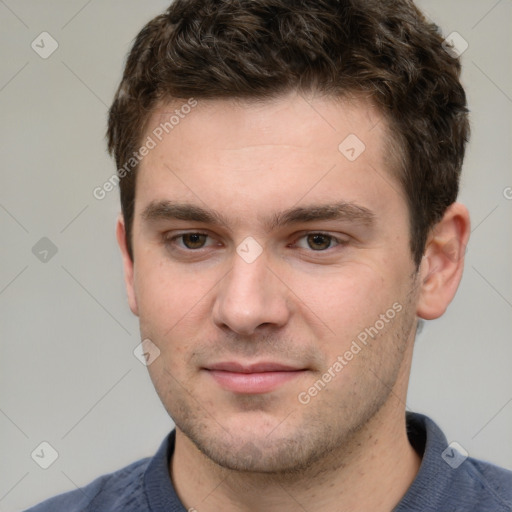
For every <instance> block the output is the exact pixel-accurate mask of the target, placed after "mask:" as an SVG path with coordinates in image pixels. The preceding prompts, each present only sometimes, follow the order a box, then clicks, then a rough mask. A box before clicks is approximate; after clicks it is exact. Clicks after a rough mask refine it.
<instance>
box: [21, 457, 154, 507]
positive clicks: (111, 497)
mask: <svg viewBox="0 0 512 512" xmlns="http://www.w3.org/2000/svg"><path fill="white" fill-rule="evenodd" d="M150 461H151V459H150V458H146V459H141V460H139V461H137V462H134V463H132V464H130V465H129V466H126V467H124V468H122V469H119V470H118V471H115V472H113V473H110V474H107V475H103V476H100V477H99V478H97V479H96V480H94V481H93V482H91V483H90V484H89V485H86V486H85V487H82V488H80V489H77V490H74V491H70V492H66V493H64V494H60V495H59V496H55V497H53V498H50V499H49V500H46V501H44V502H42V503H40V504H39V505H36V506H35V507H32V508H30V509H28V510H27V511H26V512H61V511H62V512H92V511H99V510H101V511H102V512H108V511H114V510H123V511H126V512H128V511H132V510H133V511H137V512H141V511H143V510H144V509H145V508H147V499H146V497H145V493H144V481H143V480H144V472H145V471H146V469H147V466H148V464H149V462H150Z"/></svg>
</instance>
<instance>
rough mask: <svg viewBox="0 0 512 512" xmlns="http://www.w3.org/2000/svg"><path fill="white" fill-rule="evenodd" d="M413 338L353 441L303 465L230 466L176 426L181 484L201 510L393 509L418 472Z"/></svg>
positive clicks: (189, 503) (174, 466)
mask: <svg viewBox="0 0 512 512" xmlns="http://www.w3.org/2000/svg"><path fill="white" fill-rule="evenodd" d="M411 359H412V343H411V344H410V345H409V347H408V348H407V350H406V354H405V361H407V362H406V364H404V365H402V367H401V369H400V372H399V376H398V379H397V381H396V382H395V385H394V386H393V389H392V390H391V393H390V394H389V397H388V400H387V401H386V403H385V404H384V405H383V406H382V407H381V409H380V410H379V411H378V412H377V413H376V414H375V415H374V416H373V417H372V418H371V419H370V420H369V421H368V422H367V423H366V424H365V425H364V427H362V428H361V429H359V430H358V431H357V432H355V433H354V434H353V435H352V438H351V439H350V442H349V443H346V444H344V445H343V446H341V447H340V448H339V450H334V451H333V452H332V453H330V454H329V455H328V456H326V457H324V458H323V459H321V460H319V461H317V462H316V463H315V464H313V465H311V467H308V468H307V469H306V470H304V471H300V472H298V471H297V472H295V473H287V474H262V473H251V472H240V471H233V470H230V469H226V468H223V467H221V466H219V465H218V464H216V463H215V462H213V461H212V460H211V459H209V458H208V457H206V456H205V455H204V454H203V453H201V452H200V451H199V450H198V449H197V447H196V446H195V445H194V444H193V443H192V441H191V440H190V439H189V438H188V437H187V436H185V435H184V434H183V433H182V432H181V431H180V430H179V429H178V428H176V444H175V451H174V455H173V458H172V461H171V465H170V476H171V479H172V481H173V484H174V488H175V489H176V492H177V494H178V496H179V498H180V500H181V501H182V503H183V504H184V505H185V506H186V508H187V510H190V511H195V512H216V511H218V510H223V511H225V512H274V511H276V512H277V511H278V512H295V511H296V510H297V509H299V510H322V511H323V512H343V511H350V512H366V511H368V510H372V511H374V512H390V511H392V510H393V509H394V507H395V506H396V505H397V504H398V502H399V501H400V500H401V498H402V497H403V496H404V494H405V493H406V492H407V489H408V488H409V487H410V485H411V484H412V482H413V480H414V478H415V477H416V474H417V473H418V470H419V467H420V464H421V459H420V457H419V456H418V454H417V453H416V452H415V450H414V449H413V448H412V446H411V445H410V443H409V440H408V438H407V430H406V423H405V397H406V395H407V384H408V379H409V371H410V361H411Z"/></svg>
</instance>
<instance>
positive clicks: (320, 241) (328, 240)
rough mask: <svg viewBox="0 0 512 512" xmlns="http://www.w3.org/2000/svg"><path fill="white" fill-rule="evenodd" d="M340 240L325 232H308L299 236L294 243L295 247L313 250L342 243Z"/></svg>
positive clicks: (320, 249)
mask: <svg viewBox="0 0 512 512" xmlns="http://www.w3.org/2000/svg"><path fill="white" fill-rule="evenodd" d="M342 243H343V242H342V241H341V240H338V239H337V238H335V237H334V236H332V235H327V234H325V233H308V234H307V235H304V236H302V237H300V238H299V239H298V241H297V243H296V245H297V247H300V248H301V249H311V250H313V251H317V252H319V251H325V250H327V249H331V248H333V247H336V246H337V245H340V244H342Z"/></svg>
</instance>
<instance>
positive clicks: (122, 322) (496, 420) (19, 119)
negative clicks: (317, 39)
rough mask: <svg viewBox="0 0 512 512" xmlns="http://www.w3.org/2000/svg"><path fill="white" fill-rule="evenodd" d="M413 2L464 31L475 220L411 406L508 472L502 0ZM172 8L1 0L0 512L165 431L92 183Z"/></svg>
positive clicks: (508, 95) (106, 165) (134, 452)
mask: <svg viewBox="0 0 512 512" xmlns="http://www.w3.org/2000/svg"><path fill="white" fill-rule="evenodd" d="M419 3H420V6H421V7H423V8H424V9H425V10H426V13H427V14H428V16H429V17H431V18H432V19H434V20H435V21H436V23H438V24H439V25H440V26H441V27H442V28H443V33H444V34H445V35H448V34H450V33H451V32H453V31H456V32H458V33H459V34H461V36H462V37H463V38H464V39H465V40H466V41H467V42H468V44H469V47H468V49H467V51H466V52H465V53H464V54H463V56H462V61H463V65H464V73H463V82H464V84H465V86H466V88H467V92H468V96H469V104H470V108H471V119H472V128H473V134H472V140H471V144H470V146H469V150H468V156H467V160H466V163H465V167H464V175H463V179H462V189H461V195H460V199H461V201H462V202H464V203H465V204H467V205H468V207H469V209H470V213H471V216H472V222H473V226H472V227H473V234H472V238H471V242H470V244H469V246H468V248H467V261H466V271H465V275H464V278H463V281H462V284H461V286H460V289H459V293H458V296H457V298H456V299H455V301H454V302H453V304H452V305H451V307H450V308H449V310H448V313H447V314H446V315H445V316H444V317H443V318H442V319H440V320H437V321H434V322H430V323H428V324H427V325H426V326H425V328H424V330H423V332H422V333H421V335H420V336H419V338H418V339H417V342H416V352H415V356H414V363H413V370H412V378H411V385H410V393H409V397H408V403H407V405H408V407H409V409H411V410H414V411H418V412H424V413H427V414H428V415H430V416H431V417H432V418H433V419H434V420H436V421H437V422H438V423H439V424H440V425H441V427H442V428H443V429H444V431H445V433H446V435H447V438H448V441H449V442H451V441H457V442H458V443H459V444H460V445H461V446H463V447H464V448H465V449H466V450H467V451H468V452H469V454H470V455H471V456H474V457H478V458H483V459H486V460H489V461H492V462H494V463H496V464H499V465H502V466H505V467H508V468H510V469H512V440H511V432H512V372H511V361H512V343H511V342H510V339H511V336H510V332H511V327H512V322H511V318H512V315H511V312H512V311H511V308H512V279H511V270H510V269H511V264H510V263H511V262H512V243H511V226H512V200H510V199H507V197H506V196H507V195H508V197H511V195H512V189H510V188H507V187H512V174H511V172H510V162H511V161H512V158H511V156H512V155H511V141H512V138H511V135H512V129H511V119H512V88H511V84H512V80H511V79H512V73H511V63H512V44H511V43H512V36H511V34H512V31H511V30H510V29H511V21H512V2H511V1H510V0H501V1H496V0H471V1H469V0H450V1H446V0H435V1H434V0H431V1H427V0H424V1H421V2H419ZM167 5H168V2H166V1H163V0H151V1H148V0H144V1H142V0H140V1H135V0H130V1H128V0H105V1H101V2H100V1H99V0H90V1H85V0H72V1H70V0H66V1H64V0H48V1H45V2H41V1H39V0H20V1H16V2H15V1H14V0H0V41H1V46H0V52H1V55H2V66H1V69H0V112H1V127H0V130H1V131H0V151H1V171H0V172H1V176H2V178H1V180H2V181H1V184H2V185H1V188H0V227H1V239H2V249H1V261H0V315H1V327H0V340H1V359H0V386H1V387H0V389H1V396H0V431H1V436H0V453H1V454H2V457H1V459H2V467H1V473H0V511H4V512H5V511H12V510H20V509H22V508H24V507H27V506H29V505H31V504H34V503H36V502H38V501H40V500H42V499H44V498H46V497H49V496H51V495H54V494H55V493H58V492H62V491H64V490H69V489H74V488H75V487H76V486H80V485H84V484H86V483H88V482H90V481H91V480H92V479H93V478H95V477H96V476H99V475H100V474H103V473H106V472H109V471H112V470H115V469H117V468H119V467H122V466H123V465H126V464H128V463H130V462H132V461H134V460H136V459H138V458H140V457H143V456H148V455H151V454H152V453H153V452H154V451H155V450H156V448H157V447H158V445H159V444H160V442H161V441H162V439H163V438H164V436H165V434H166V433H167V432H168V431H169V430H170V429H171V428H172V422H171V420H170V419H169V417H168V416H167V414H166V413H165V411H164V409H163V407H162V406H161V404H160V402H159V400H158V398H157V396H156V393H155V392H154V390H153V387H152V384H151V382H150V380H149V377H148V375H147V371H146V368H145V367H144V366H143V365H142V364H141V363H140V362H139V361H138V360H137V359H136V358H135V357H134V355H133V350H134V348H135V347H136V346H137V344H138V343H139V334H138V323H137V320H136V318H134V317H132V315H131V313H130V311H129V308H128V306H127V303H126V298H125V292H124V285H123V281H122V272H121V259H120V256H119V254H118V249H117V247H116V244H115V239H114V224H115V219H116V215H117V213H118V210H119V206H118V191H117V189H116V190H115V191H113V192H111V193H110V194H107V197H106V198H105V199H104V200H102V201H99V200H97V199H95V198H94V197H93V194H92V191H93V189H94V188H95V187H97V186H100V185H102V184H103V183H104V182H105V180H107V179H108V178H109V177H110V176H111V175H112V173H113V172H114V171H115V166H114V163H113V161H111V160H110V159H109V158H108V156H107V154H106V150H105V141H104V133H105V128H106V112H107V108H108V106H109V104H110V102H111V99H112V97H113V94H114V91H115V88H116V86H117V83H118V81H119V79H120V77H121V71H122V66H123V62H124V58H125V55H126V53H127V51H128V49H129V47H130V43H131V41H132V39H133V38H134V37H135V35H136V34H137V32H138V31H139V30H140V29H141V28H142V26H143V24H144V23H145V22H147V21H148V20H149V19H150V18H152V17H153V16H155V15H156V14H158V13H160V12H161V11H162V10H164V8H165V7H166V6H167ZM43 31H47V32H48V33H49V34H51V36H52V37H53V38H54V39H55V40H56V41H57V42H58V45H59V46H58V49H57V50H56V51H55V52H54V53H53V54H52V55H51V56H50V57H49V58H47V59H43V58H41V57H40V56H39V55H38V54H37V53H36V52H35V51H34V50H33V49H32V48H31V43H32V41H33V40H36V42H37V39H36V38H37V36H38V35H39V34H40V33H41V32H43ZM440 51H443V50H442V49H440ZM43 237H47V238H49V239H50V240H51V241H52V243H53V244H54V245H55V247H56V248H57V253H56V254H55V255H54V256H53V257H51V258H48V261H47V262H42V261H40V260H39V259H38V258H37V257H36V256H35V255H34V253H33V252H32V248H33V246H34V245H35V244H36V243H37V242H38V241H39V240H40V239H41V238H43ZM43 244H44V242H43ZM42 441H47V442H49V443H50V444H51V445H52V446H53V447H54V448H55V450H57V452H58V454H59V457H58V459H57V460H56V461H55V463H54V464H53V465H51V466H50V467H49V468H48V469H46V470H44V469H41V468H40V467H39V466H38V465H37V464H36V463H35V462H34V460H32V458H31V453H32V452H33V450H34V449H35V448H36V447H37V446H38V445H39V444H40V443H41V442H42Z"/></svg>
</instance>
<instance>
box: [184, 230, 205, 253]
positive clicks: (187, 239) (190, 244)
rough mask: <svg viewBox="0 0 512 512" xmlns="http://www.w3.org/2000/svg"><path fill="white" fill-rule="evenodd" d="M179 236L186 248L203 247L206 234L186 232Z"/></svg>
mask: <svg viewBox="0 0 512 512" xmlns="http://www.w3.org/2000/svg"><path fill="white" fill-rule="evenodd" d="M180 238H181V239H182V241H183V245H184V246H185V247H186V248H187V249H201V248H202V247H204V244H205V243H206V239H207V238H208V235H203V234H202V233H187V234H185V235H181V237H180Z"/></svg>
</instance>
